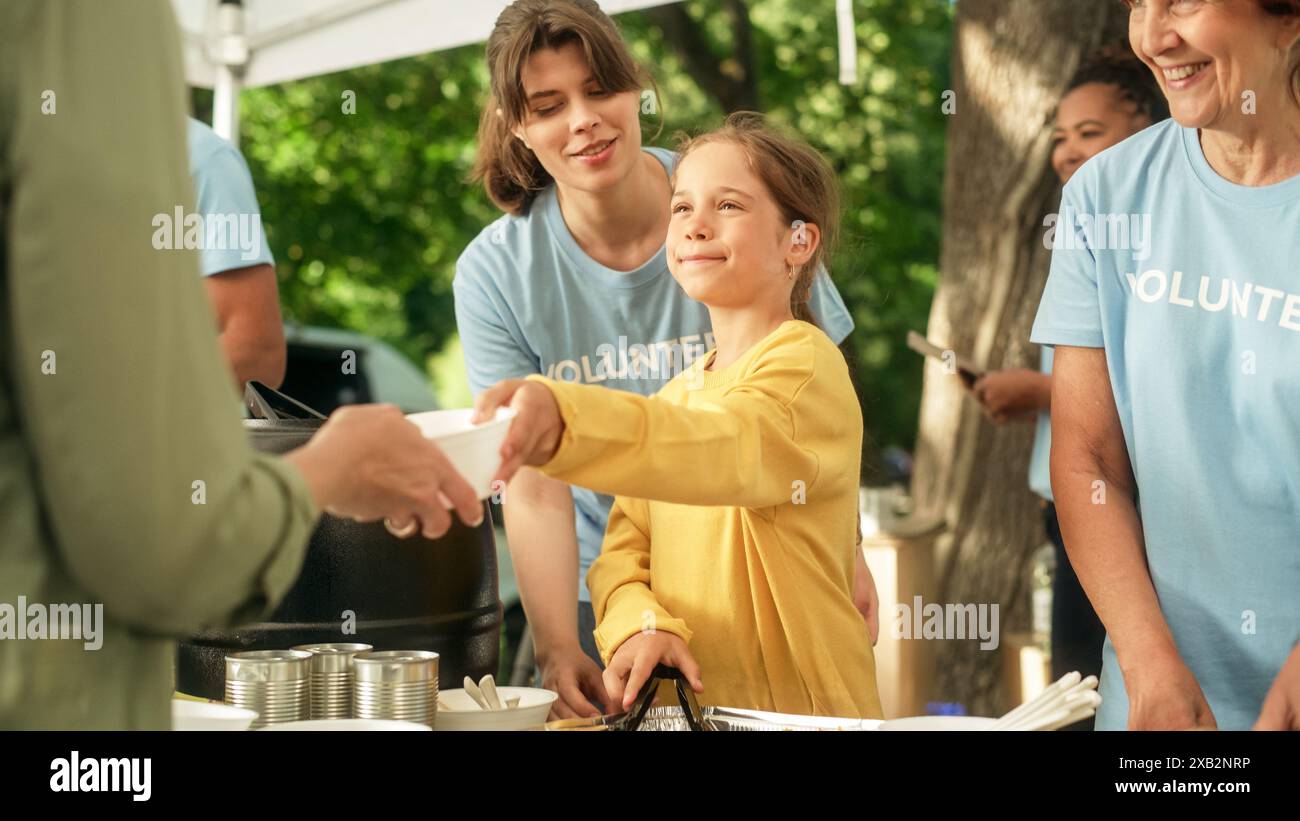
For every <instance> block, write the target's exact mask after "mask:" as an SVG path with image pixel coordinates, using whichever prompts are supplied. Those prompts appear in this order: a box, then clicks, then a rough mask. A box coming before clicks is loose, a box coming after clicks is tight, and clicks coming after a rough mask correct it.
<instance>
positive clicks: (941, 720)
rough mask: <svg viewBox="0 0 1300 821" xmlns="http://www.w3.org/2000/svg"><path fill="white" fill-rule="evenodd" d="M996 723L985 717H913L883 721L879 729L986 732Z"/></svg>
mask: <svg viewBox="0 0 1300 821" xmlns="http://www.w3.org/2000/svg"><path fill="white" fill-rule="evenodd" d="M995 721H997V719H996V718H984V717H983V716H912V717H910V718H894V719H890V720H889V721H882V722H881V723H880V727H879V729H881V730H886V731H888V730H905V731H917V730H919V731H922V732H933V731H936V730H939V731H943V730H984V729H987V728H988V727H989V725H991V724H992V723H993V722H995Z"/></svg>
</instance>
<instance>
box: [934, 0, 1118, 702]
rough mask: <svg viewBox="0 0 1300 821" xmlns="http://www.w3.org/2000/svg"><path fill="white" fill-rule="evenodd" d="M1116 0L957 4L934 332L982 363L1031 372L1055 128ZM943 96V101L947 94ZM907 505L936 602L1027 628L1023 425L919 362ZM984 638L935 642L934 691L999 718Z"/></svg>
mask: <svg viewBox="0 0 1300 821" xmlns="http://www.w3.org/2000/svg"><path fill="white" fill-rule="evenodd" d="M1126 19H1127V13H1126V12H1125V11H1124V9H1123V8H1122V7H1121V6H1120V4H1118V3H1116V2H1113V0H962V1H961V2H960V3H958V4H957V18H956V24H955V27H954V47H953V77H952V90H953V91H954V92H955V97H954V98H953V101H954V102H955V105H956V110H955V112H954V113H952V115H951V121H950V123H949V126H948V138H947V161H946V168H945V181H944V186H945V187H944V225H943V250H942V254H941V256H940V271H941V275H940V280H939V284H938V287H937V289H936V292H935V297H934V303H933V305H932V307H931V311H930V322H929V329H928V334H927V335H928V336H929V338H930V339H931V340H933V341H934V342H935V343H936V344H938V345H940V346H942V347H945V348H951V349H952V350H954V351H956V352H957V353H959V354H965V355H966V356H968V357H969V358H970V359H971V360H972V361H973V362H974V363H976V364H977V365H982V366H984V367H986V368H988V369H991V370H995V369H1004V368H1037V366H1038V347H1037V346H1035V345H1032V344H1030V342H1029V332H1030V327H1031V326H1032V324H1033V319H1034V315H1035V313H1036V312H1037V310H1038V302H1039V298H1040V297H1041V295H1042V291H1043V284H1044V282H1045V281H1046V277H1047V271H1048V266H1049V262H1050V258H1051V252H1050V251H1049V250H1048V249H1046V248H1044V246H1043V236H1044V233H1045V230H1046V229H1045V228H1044V227H1043V221H1044V217H1045V216H1046V215H1048V214H1051V213H1055V212H1056V210H1057V207H1058V202H1059V199H1060V185H1059V184H1058V182H1057V179H1056V175H1055V174H1054V173H1053V171H1052V169H1051V167H1050V165H1049V155H1050V151H1051V147H1050V144H1049V132H1050V127H1049V124H1050V121H1051V118H1052V116H1053V115H1054V111H1055V107H1056V104H1057V102H1058V100H1059V98H1060V96H1061V93H1062V91H1063V90H1064V88H1065V85H1066V83H1068V81H1069V79H1070V77H1071V75H1072V74H1073V72H1074V71H1075V69H1076V68H1077V66H1078V65H1079V63H1080V60H1081V59H1082V58H1083V57H1085V56H1086V55H1087V54H1088V53H1089V52H1091V51H1092V50H1093V49H1094V48H1096V47H1097V46H1098V45H1100V44H1101V43H1102V42H1103V41H1109V40H1111V39H1114V38H1117V37H1122V36H1123V32H1124V27H1125V21H1126ZM949 96H951V95H949ZM925 367H926V372H925V381H924V388H923V393H922V399H921V417H920V430H919V432H918V436H917V456H916V469H915V476H914V479H913V488H912V490H913V496H914V499H915V501H916V506H917V509H918V510H919V511H921V512H922V513H930V514H934V515H940V516H942V517H943V518H944V519H945V520H946V522H947V524H948V534H947V535H946V536H945V537H944V538H943V539H942V540H941V543H940V546H939V552H938V555H937V557H936V568H937V572H938V574H939V580H938V581H939V594H940V601H939V602H938V603H939V604H945V603H960V604H993V603H997V604H998V605H999V611H1000V612H999V615H1000V636H1001V638H1002V639H1005V637H1006V635H1007V634H1009V633H1011V632H1013V631H1023V630H1025V629H1027V627H1028V623H1029V596H1028V590H1029V565H1030V561H1029V557H1030V556H1031V554H1032V553H1033V551H1034V549H1035V548H1036V547H1037V546H1038V545H1040V544H1042V543H1043V542H1044V541H1045V535H1044V532H1043V526H1042V518H1041V511H1040V506H1039V503H1038V497H1037V496H1035V495H1034V494H1033V493H1032V492H1031V491H1030V490H1029V489H1028V485H1027V475H1028V463H1029V451H1030V447H1031V444H1032V441H1033V434H1034V427H1033V425H1032V424H1023V423H1022V424H1015V423H1011V424H1007V425H1005V426H1002V427H998V426H995V425H993V424H992V423H991V422H989V421H988V420H987V419H986V418H985V417H984V416H983V414H982V413H981V412H980V409H979V406H978V403H976V402H975V400H974V399H973V398H972V397H970V396H969V394H967V393H965V392H964V391H963V389H962V387H961V384H960V382H959V381H958V378H957V377H956V376H955V375H949V374H947V373H945V372H944V368H943V367H942V366H941V365H939V364H936V363H934V362H933V361H928V363H927V365H926V366H925ZM979 645H980V642H979V641H978V640H974V641H972V640H964V641H945V642H944V643H943V644H942V645H941V647H939V648H938V664H937V670H938V671H939V672H938V679H937V681H936V683H935V686H936V692H935V694H934V695H935V697H936V698H939V699H941V700H945V701H961V702H965V703H966V705H967V707H968V708H969V709H970V711H971V712H972V713H973V714H978V715H994V714H996V712H997V710H998V708H999V706H1000V700H1001V698H1002V696H1003V694H1002V692H1001V681H1000V669H1001V668H1000V659H1001V654H1000V653H998V652H994V651H982V650H980V647H979Z"/></svg>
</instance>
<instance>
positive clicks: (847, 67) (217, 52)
mask: <svg viewBox="0 0 1300 821" xmlns="http://www.w3.org/2000/svg"><path fill="white" fill-rule="evenodd" d="M599 2H600V6H601V8H603V9H604V10H605V11H606V12H608V13H610V14H617V13H619V12H624V11H632V10H634V9H641V8H648V7H651V6H662V5H666V4H668V3H672V2H677V0H599ZM509 3H510V0H172V6H173V7H174V8H175V10H176V19H177V21H178V22H179V24H180V27H181V34H182V43H183V48H184V55H185V77H186V80H187V81H188V82H189V83H190V84H191V85H195V86H202V87H204V88H211V89H213V90H214V99H213V105H212V118H213V123H212V125H213V128H214V129H215V130H216V132H217V133H218V134H220V135H221V136H223V137H225V138H226V139H228V140H231V141H232V142H237V140H238V133H239V106H238V99H239V91H240V89H241V88H246V87H248V88H256V87H258V86H266V85H272V84H275V83H283V82H286V81H288V80H298V79H302V78H304V77H315V76H318V75H321V74H329V73H331V72H334V71H342V70H344V69H348V68H355V67H356V66H363V65H371V64H373V63H382V62H386V61H388V60H396V59H398V58H401V57H410V56H412V55H415V54H425V53H428V52H431V51H440V50H442V49H448V48H454V47H456V46H462V45H465V44H467V43H476V42H480V41H483V40H486V39H487V37H488V34H489V33H491V31H492V25H493V23H495V22H496V18H497V16H498V15H499V14H500V13H501V10H502V9H503V8H505V7H506V6H507V5H509ZM836 11H837V17H838V21H839V34H840V39H839V44H840V81H841V82H843V83H852V82H854V81H855V80H856V76H857V73H856V63H857V53H856V46H855V38H854V35H853V11H852V0H836Z"/></svg>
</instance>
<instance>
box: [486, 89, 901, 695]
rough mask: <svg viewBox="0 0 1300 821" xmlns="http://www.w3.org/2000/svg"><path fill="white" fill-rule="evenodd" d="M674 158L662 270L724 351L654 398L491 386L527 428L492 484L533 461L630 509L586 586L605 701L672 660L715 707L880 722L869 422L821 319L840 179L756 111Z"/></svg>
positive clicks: (506, 450) (511, 441) (612, 523)
mask: <svg viewBox="0 0 1300 821" xmlns="http://www.w3.org/2000/svg"><path fill="white" fill-rule="evenodd" d="M680 153H681V160H680V162H679V164H678V166H677V169H676V173H675V175H674V178H673V187H674V190H673V197H672V204H671V208H672V218H671V222H670V224H669V229H668V240H667V249H668V265H669V268H670V270H671V271H672V274H673V277H674V278H675V279H676V280H677V282H678V283H679V284H680V285H681V286H682V288H683V289H684V290H685V291H686V293H687V294H688V295H689V296H690V297H692V298H693V299H697V300H699V301H700V302H703V303H704V304H705V305H707V306H708V309H709V315H710V318H711V320H712V323H713V333H714V337H715V340H716V344H717V347H716V349H715V350H713V351H710V352H708V353H706V354H705V355H704V356H702V357H700V358H699V359H697V360H695V362H694V363H693V364H692V365H690V366H689V367H687V368H685V369H684V370H683V371H682V372H681V373H679V374H677V376H675V377H674V378H673V379H672V380H671V381H670V382H669V383H668V384H667V385H665V386H664V388H663V389H662V390H661V391H660V392H659V393H657V394H655V395H654V396H652V397H649V398H646V397H642V396H639V395H636V394H634V393H630V392H625V391H613V390H609V389H607V388H602V387H598V386H591V385H580V384H573V383H567V382H557V381H554V380H550V379H547V378H545V377H541V376H530V377H528V378H527V379H521V380H507V381H504V382H500V383H498V384H496V385H494V386H493V387H492V388H490V389H488V390H487V391H484V392H483V393H482V394H480V396H479V397H478V401H477V402H476V405H475V408H476V411H477V418H480V419H485V418H491V416H492V414H493V413H494V412H495V409H496V408H497V407H499V406H501V405H507V404H508V405H510V406H511V407H513V408H515V410H516V411H517V412H518V415H517V416H516V418H515V421H514V422H513V423H512V425H511V429H510V432H509V434H508V435H507V438H506V441H505V444H504V445H503V446H502V449H501V456H502V466H501V469H500V472H499V473H498V477H497V478H499V479H502V480H508V479H509V478H510V477H511V476H513V474H514V473H515V471H516V470H518V468H519V467H520V466H522V465H531V466H536V467H538V468H539V469H540V470H541V471H542V472H543V473H545V474H546V475H548V476H551V477H553V478H556V479H560V480H563V481H565V482H568V483H571V484H575V485H581V486H584V487H588V488H591V489H593V490H596V491H598V492H604V493H610V494H615V495H616V496H617V498H616V500H615V503H614V506H613V508H612V509H611V511H610V516H609V526H608V528H607V530H606V532H605V541H604V544H603V546H602V549H601V556H600V558H599V559H598V560H597V561H596V562H595V564H593V565H592V567H591V570H590V572H589V573H588V575H587V585H588V587H589V588H590V589H591V595H592V601H593V603H594V606H595V611H596V619H597V628H596V643H597V645H598V647H599V648H600V652H601V657H602V658H603V659H604V661H605V664H606V671H605V686H606V689H607V690H608V692H609V697H610V704H611V705H613V706H618V705H621V706H622V707H624V708H626V707H627V706H628V705H629V704H630V703H631V701H632V699H633V698H634V697H635V695H636V693H637V692H638V691H639V690H640V688H641V686H642V685H643V684H644V682H645V681H646V680H647V678H648V677H649V675H650V673H651V672H652V671H653V669H654V667H655V665H656V664H657V663H660V662H663V663H666V664H670V665H672V666H674V667H677V668H678V669H680V670H681V671H682V672H683V673H684V674H685V675H686V677H687V678H688V680H690V681H691V683H692V686H693V687H694V689H695V690H696V692H697V693H699V700H700V703H702V704H713V705H721V706H729V707H741V708H749V709H758V710H769V711H776V712H785V713H798V714H805V715H835V716H850V717H859V718H879V717H880V714H881V713H880V700H879V697H878V695H877V692H876V679H875V662H874V659H873V657H872V652H871V639H870V638H869V636H868V632H867V626H866V624H865V623H864V622H863V619H862V616H861V615H860V614H859V613H858V611H857V609H856V608H855V607H854V606H853V600H852V584H853V570H854V550H855V549H856V547H855V543H856V538H855V537H856V533H857V515H858V507H857V497H858V482H859V461H860V458H861V449H862V414H861V411H860V409H859V406H858V401H857V397H856V394H855V392H854V389H853V385H852V384H851V382H850V380H849V373H848V366H847V364H846V363H845V361H844V357H843V355H842V354H841V353H840V352H839V349H838V348H836V347H835V344H834V343H833V342H831V340H830V338H829V337H827V336H826V335H825V334H824V333H822V331H821V330H820V329H819V328H817V327H816V325H815V324H813V323H812V316H811V314H810V312H809V310H808V306H807V299H808V291H809V288H810V287H811V282H812V277H813V274H814V272H815V271H816V270H817V268H818V265H819V263H820V262H821V261H822V260H823V258H824V257H825V254H826V248H827V246H828V244H829V243H830V241H831V239H832V238H833V235H834V233H835V230H836V227H837V222H838V194H837V189H836V183H835V178H834V174H833V172H832V171H831V169H830V168H829V166H828V165H827V163H826V161H825V160H824V159H823V158H822V157H821V156H820V155H819V154H818V153H817V152H816V151H815V150H813V149H812V148H811V147H809V146H808V145H806V144H805V143H803V142H802V141H799V140H797V139H794V138H791V137H787V136H785V135H784V134H781V133H778V132H776V131H774V130H773V129H771V128H770V127H768V126H766V125H765V124H764V123H763V122H762V119H761V117H759V116H758V115H753V114H733V115H732V116H731V117H729V118H728V120H727V122H726V124H725V125H724V126H723V127H722V128H721V129H718V130H716V131H712V132H709V133H707V134H705V135H703V136H700V137H696V138H695V139H693V140H690V141H688V142H686V143H685V144H684V145H683V146H682V147H681V149H680ZM593 287H595V286H593ZM507 492H509V491H508V490H507Z"/></svg>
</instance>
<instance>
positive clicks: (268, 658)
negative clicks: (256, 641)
mask: <svg viewBox="0 0 1300 821" xmlns="http://www.w3.org/2000/svg"><path fill="white" fill-rule="evenodd" d="M310 662H311V653H304V652H303V651H301V650H249V651H245V652H242V653H231V654H230V655H228V656H226V703H227V704H231V705H234V706H235V707H242V708H244V709H246V710H254V711H256V712H257V719H256V720H255V721H254V722H253V724H252V727H251V729H254V730H256V729H259V728H261V727H265V726H266V725H268V724H282V723H284V722H287V721H305V720H306V719H307V710H308V698H309V695H308V667H309V664H310Z"/></svg>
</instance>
